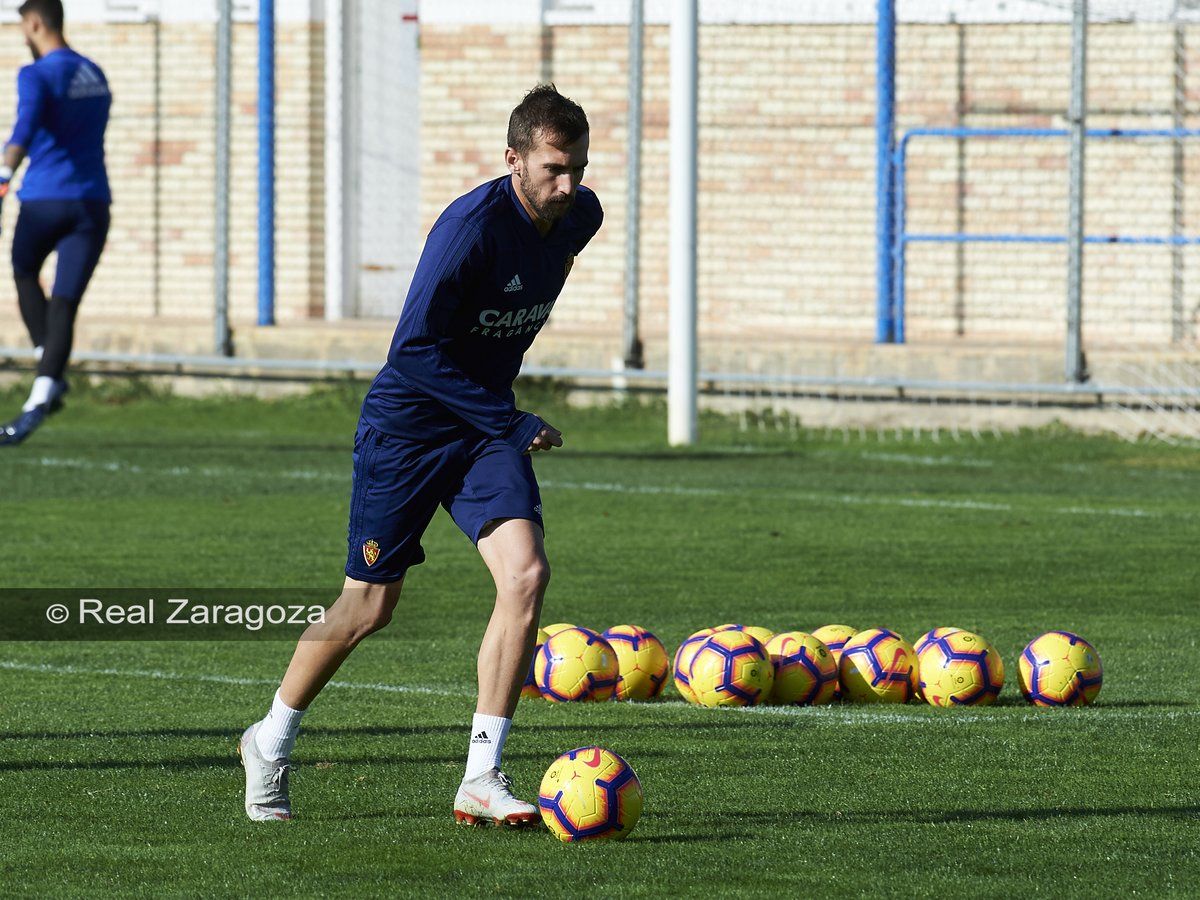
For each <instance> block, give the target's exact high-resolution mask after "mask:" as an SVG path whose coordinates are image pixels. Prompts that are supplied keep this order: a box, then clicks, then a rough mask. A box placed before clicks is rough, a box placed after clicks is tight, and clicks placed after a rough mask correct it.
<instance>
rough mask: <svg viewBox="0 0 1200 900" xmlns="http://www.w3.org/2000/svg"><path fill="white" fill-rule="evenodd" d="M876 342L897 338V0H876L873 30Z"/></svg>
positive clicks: (883, 342)
mask: <svg viewBox="0 0 1200 900" xmlns="http://www.w3.org/2000/svg"><path fill="white" fill-rule="evenodd" d="M875 47H876V50H875V91H876V96H875V141H876V169H875V197H876V201H875V202H876V205H875V236H876V241H877V247H876V253H875V259H876V269H877V271H876V273H875V274H876V287H875V341H876V343H880V344H886V343H891V342H892V341H893V340H895V338H896V319H895V310H894V305H893V294H892V290H893V284H894V282H893V270H892V251H893V249H894V245H895V240H896V231H895V227H896V181H895V174H894V172H893V170H892V151H893V148H894V144H895V140H896V0H879V22H878V25H877V26H876V32H875Z"/></svg>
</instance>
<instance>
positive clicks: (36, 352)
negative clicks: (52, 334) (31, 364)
mask: <svg viewBox="0 0 1200 900" xmlns="http://www.w3.org/2000/svg"><path fill="white" fill-rule="evenodd" d="M44 352H46V348H45V347H34V348H33V358H34V359H36V360H37V361H38V362H41V361H42V354H43V353H44Z"/></svg>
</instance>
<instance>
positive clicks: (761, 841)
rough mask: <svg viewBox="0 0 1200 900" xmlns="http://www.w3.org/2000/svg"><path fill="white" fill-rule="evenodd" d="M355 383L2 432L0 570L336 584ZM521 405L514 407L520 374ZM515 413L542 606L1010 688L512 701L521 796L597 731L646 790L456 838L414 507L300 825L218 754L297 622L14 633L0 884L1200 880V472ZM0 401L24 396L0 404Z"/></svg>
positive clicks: (187, 889)
mask: <svg viewBox="0 0 1200 900" xmlns="http://www.w3.org/2000/svg"><path fill="white" fill-rule="evenodd" d="M360 390H361V386H347V387H346V388H345V389H339V390H325V391H321V392H319V393H316V394H314V395H312V396H308V397H305V398H298V399H289V400H282V401H276V402H272V403H264V402H260V401H254V400H248V399H224V400H186V399H181V398H168V397H162V396H157V395H155V394H153V393H152V392H147V391H138V390H133V389H129V388H122V387H120V386H117V387H115V388H114V387H111V386H110V387H108V388H100V389H98V388H93V389H91V390H90V391H89V390H80V391H78V392H77V393H76V394H73V395H72V398H71V404H70V406H69V407H68V410H67V411H66V412H64V413H63V414H62V415H61V416H58V417H56V418H55V419H54V420H52V422H51V424H49V425H47V426H46V427H45V429H44V430H43V431H42V432H40V433H38V434H37V435H36V436H35V437H34V438H33V439H32V440H31V441H29V443H27V444H26V445H24V446H22V447H20V448H18V449H16V450H15V451H14V450H5V451H4V452H3V454H2V455H0V485H2V488H0V490H2V494H3V497H2V518H3V534H4V540H3V541H2V542H0V571H3V573H4V585H3V586H4V587H10V588H11V587H38V586H63V587H89V586H92V587H102V586H153V585H177V586H182V587H193V588H195V587H238V588H254V587H258V588H311V587H313V586H322V585H327V586H328V589H329V599H333V597H334V595H335V594H336V590H337V587H338V585H339V584H340V579H341V567H342V565H343V562H344V554H345V549H344V548H345V527H346V513H347V501H348V487H349V471H350V442H351V437H352V433H353V426H354V421H355V416H356V414H357V402H358V399H359V397H360V396H361V394H360ZM529 390H530V389H529V388H527V389H526V394H527V395H528V393H529ZM537 393H538V396H535V397H532V398H530V397H529V396H526V397H525V402H524V403H523V405H525V406H527V407H528V408H534V409H540V410H541V411H543V412H545V414H546V417H547V418H548V419H549V420H550V421H551V422H553V423H554V424H556V425H557V426H558V427H560V428H561V429H562V430H563V431H564V433H565V436H566V441H567V444H566V446H565V447H564V448H563V449H562V450H559V451H555V452H553V453H550V454H544V455H540V456H539V457H538V458H537V460H536V465H537V470H538V476H539V478H540V479H541V481H542V483H543V495H544V504H545V509H546V519H547V526H548V536H547V547H548V551H549V554H550V558H551V564H552V567H553V570H554V575H553V579H552V583H551V587H550V591H549V594H548V596H547V600H546V606H545V610H544V614H543V621H545V622H551V621H560V620H565V621H570V622H574V623H577V624H582V625H588V626H592V627H596V628H600V629H603V628H605V627H607V626H610V625H614V624H618V623H634V624H639V625H644V626H646V627H648V628H650V629H651V630H652V631H654V632H655V633H656V634H658V635H659V636H660V637H661V638H662V639H663V641H664V643H665V644H666V645H667V648H668V652H671V653H673V652H674V648H675V646H676V645H677V644H678V643H679V641H680V640H681V639H682V638H684V637H685V636H686V635H687V634H689V633H690V632H692V631H694V630H696V629H698V628H701V627H704V626H709V625H715V624H718V623H720V622H725V621H731V620H732V621H741V622H744V623H748V624H759V625H765V626H767V627H770V628H772V629H775V630H784V629H791V628H799V629H806V630H808V629H812V628H814V627H816V626H819V625H823V624H827V623H830V622H844V623H847V624H850V625H854V626H856V627H859V628H865V627H870V626H874V625H884V626H888V627H891V628H894V629H896V630H898V631H900V632H901V633H902V634H904V635H905V636H906V637H908V638H909V639H910V640H911V639H913V638H915V637H916V636H917V635H918V634H920V633H921V632H923V631H925V630H926V629H928V628H931V627H933V626H937V625H958V626H961V627H964V628H969V629H972V630H976V631H979V632H980V633H982V634H983V635H985V636H986V637H988V638H989V639H990V640H992V641H993V642H994V643H995V644H996V646H997V647H998V649H999V650H1000V651H1001V652H1002V653H1003V655H1004V661H1005V664H1006V669H1007V674H1008V683H1007V685H1006V686H1005V689H1004V692H1003V694H1002V695H1001V699H1000V702H999V704H998V705H997V706H995V707H992V708H988V709H978V710H974V709H967V710H935V709H933V708H930V707H927V706H921V705H915V704H914V705H908V706H903V707H900V706H891V707H879V706H860V707H856V706H848V705H847V706H833V707H826V708H820V709H783V710H777V709H757V710H705V709H698V708H692V707H688V706H686V705H684V704H683V703H682V702H680V701H679V700H678V697H677V696H676V695H675V694H674V692H673V690H668V694H667V698H666V701H665V702H659V703H654V704H638V705H622V704H616V703H612V704H603V705H592V704H588V705H575V706H568V705H564V706H554V705H551V704H548V703H545V702H543V701H533V702H531V701H522V704H521V707H520V709H519V710H518V713H517V719H516V726H515V728H514V731H513V734H512V737H511V738H510V740H509V744H508V753H507V754H506V765H507V768H508V770H509V772H510V774H512V775H513V777H514V779H515V780H516V782H517V786H518V788H519V789H520V790H522V791H523V792H524V793H525V794H526V795H532V794H533V793H534V792H535V791H536V788H537V784H538V782H539V780H540V778H541V775H542V773H543V772H544V770H545V769H546V767H547V766H548V765H549V763H550V762H551V760H552V759H553V758H554V757H555V756H556V755H557V754H559V753H561V752H563V751H565V750H568V749H571V748H572V747H576V746H580V745H586V744H600V745H602V746H606V747H609V748H611V749H613V750H615V751H617V752H618V753H620V754H622V755H623V756H624V757H625V758H626V759H628V760H629V761H630V762H631V763H632V764H633V766H634V768H635V769H636V770H637V772H638V775H639V776H640V777H641V780H642V783H643V786H644V788H645V794H646V805H645V812H644V814H643V817H642V820H641V822H640V824H639V825H638V827H637V829H636V831H635V832H634V833H633V835H632V836H631V837H630V839H629V840H628V841H627V842H624V843H613V844H606V843H596V844H590V845H581V846H563V845H560V844H559V843H558V842H557V841H555V840H554V839H553V838H552V837H551V836H550V835H549V834H548V833H546V832H545V831H537V832H531V833H506V832H502V831H499V830H495V829H487V830H481V829H464V828H456V827H455V826H454V824H453V821H452V818H451V815H450V807H451V803H452V800H453V795H454V791H455V788H456V786H457V784H458V780H459V778H460V775H461V766H462V763H463V759H464V756H465V752H466V746H467V737H468V736H467V726H468V724H469V715H470V712H471V710H472V703H473V700H472V695H473V689H474V656H475V650H476V647H477V645H478V641H479V638H480V636H481V634H482V631H483V628H484V624H485V621H486V618H487V616H488V614H489V611H490V605H491V596H492V591H491V586H490V582H489V579H488V576H487V573H486V571H485V569H484V567H483V565H482V563H481V562H480V561H479V559H478V557H477V556H476V554H475V553H474V551H473V550H472V548H471V547H470V545H469V543H468V542H467V541H466V539H465V538H463V537H462V535H461V534H460V533H459V532H458V531H457V530H456V529H455V528H454V526H453V524H452V523H451V522H450V521H449V519H448V517H446V516H445V515H444V514H441V513H439V516H438V518H437V519H435V522H434V524H433V526H432V527H431V529H430V531H429V533H428V535H427V537H426V540H425V547H426V550H427V553H428V555H429V561H428V562H427V563H426V564H425V565H423V566H421V567H419V568H417V569H415V570H414V571H413V572H412V574H411V575H410V578H409V583H408V585H407V587H406V593H405V595H404V596H403V597H402V599H401V603H400V607H399V609H398V611H397V615H396V618H395V620H394V622H393V624H392V625H391V627H390V629H389V631H390V633H389V634H388V635H387V636H386V638H385V637H384V636H380V637H379V638H378V639H372V640H369V641H368V642H367V643H366V644H364V645H363V646H362V647H361V648H360V649H359V650H358V651H357V652H356V653H355V655H354V656H353V657H352V658H351V660H350V661H349V662H348V663H347V665H346V666H345V667H344V668H343V669H342V671H341V672H340V673H339V675H338V679H339V686H336V687H330V688H329V689H328V691H327V692H326V693H325V694H323V695H322V697H321V698H320V699H319V700H318V702H317V703H316V704H315V706H314V707H313V709H312V710H311V712H310V713H309V715H308V717H307V719H306V722H305V728H304V730H303V732H302V735H301V740H300V743H299V744H298V747H297V750H296V753H295V757H294V758H295V762H296V763H297V765H298V771H297V772H296V774H295V776H294V778H293V783H292V784H293V787H292V792H293V800H294V804H295V809H296V813H297V818H296V820H294V821H293V822H291V823H288V824H284V825H280V826H262V825H255V824H253V823H251V822H249V821H247V820H246V819H245V818H244V815H243V812H242V809H241V804H242V799H241V791H242V774H241V770H240V768H239V767H238V764H237V760H236V755H235V752H234V742H235V738H236V736H237V734H238V733H239V732H240V731H241V729H242V728H243V727H244V726H245V725H246V724H248V723H249V722H251V721H252V720H254V719H255V718H257V717H259V716H261V714H262V713H263V711H264V709H265V707H266V704H267V703H268V702H269V700H270V698H271V695H272V692H273V690H274V687H275V685H276V684H277V682H278V680H279V678H280V676H281V674H282V672H283V669H284V667H285V665H286V662H287V660H288V658H289V655H290V651H291V644H290V643H286V642H282V641H224V642H219V643H203V642H137V641H126V642H92V643H71V642H65V641H63V642H49V641H46V642H0V685H2V690H0V892H3V893H4V894H6V895H9V896H55V897H72V896H75V897H83V896H87V897H95V896H106V895H121V896H164V895H166V896H184V895H188V896H192V895H222V896H227V895H256V896H288V895H301V896H347V897H349V896H354V897H358V896H397V895H400V896H408V895H424V896H443V895H485V894H498V895H505V896H531V895H548V896H575V897H578V896H598V897H603V896H666V895H692V896H694V895H702V894H703V895H709V896H720V895H739V896H744V895H760V896H782V895H784V894H785V892H786V893H789V894H793V895H818V896H819V895H826V894H829V895H858V894H870V895H877V896H897V897H909V896H938V895H940V896H959V895H965V894H976V895H982V896H1015V895H1035V894H1036V895H1045V896H1076V897H1095V896H1124V895H1128V894H1133V893H1138V894H1149V895H1158V894H1165V893H1171V892H1177V893H1180V894H1193V895H1194V894H1195V893H1197V892H1198V891H1200V877H1198V876H1200V855H1198V854H1200V851H1198V849H1197V848H1200V794H1198V792H1197V765H1196V759H1197V750H1198V748H1200V707H1198V705H1197V679H1198V676H1200V559H1198V557H1197V547H1200V458H1198V457H1197V454H1196V452H1195V450H1194V449H1179V448H1170V447H1164V446H1161V445H1130V444H1125V443H1120V442H1117V441H1113V440H1109V439H1105V438H1085V437H1080V436H1077V435H1073V434H1070V433H1068V432H1065V431H1062V430H1054V429H1051V430H1044V431H1038V432H1032V433H1025V434H1021V435H1013V436H1006V437H1001V438H994V437H988V438H987V439H985V440H967V441H963V442H961V443H960V442H954V441H950V440H948V439H946V438H945V436H943V437H942V439H941V441H936V442H935V441H933V440H931V439H928V438H926V439H924V440H912V439H909V440H906V441H896V440H877V439H874V438H867V439H858V438H855V439H852V440H849V441H843V440H842V438H841V437H840V436H836V435H835V436H833V437H827V436H825V435H823V434H821V433H812V434H802V435H801V436H800V437H799V439H792V438H790V437H788V436H786V435H781V434H778V433H776V432H775V431H773V430H770V429H768V430H766V431H762V432H760V431H759V430H758V429H752V430H751V431H749V432H745V433H743V432H741V431H739V430H738V429H737V428H735V427H734V426H733V424H732V423H730V422H726V421H723V420H719V419H716V418H709V419H707V420H706V421H705V422H704V435H705V436H704V441H703V442H702V445H701V446H700V447H699V448H697V449H695V450H693V451H689V452H675V451H671V450H668V449H667V448H666V446H665V445H664V441H663V432H664V420H663V416H662V410H661V409H658V408H654V407H652V406H638V405H635V404H630V405H623V406H614V407H611V408H604V409H594V410H577V409H567V408H566V407H565V406H563V405H562V404H561V403H560V401H559V399H558V397H557V395H555V394H554V392H552V391H546V390H544V389H541V388H538V391H537ZM2 399H4V400H5V402H6V404H7V405H6V408H7V406H12V405H14V404H15V403H16V402H17V399H18V398H17V395H16V394H12V393H10V394H8V395H5V396H4V397H3V398H2ZM1053 628H1065V629H1069V630H1072V631H1077V632H1078V633H1080V634H1082V635H1083V636H1085V637H1086V638H1088V639H1089V640H1090V641H1091V642H1092V643H1093V644H1095V646H1096V647H1097V649H1098V650H1099V652H1100V654H1101V656H1102V658H1103V660H1104V663H1105V684H1104V688H1103V690H1102V692H1101V694H1100V697H1099V700H1098V702H1097V703H1096V705H1094V706H1092V707H1089V708H1086V709H1078V710H1040V709H1033V708H1030V707H1028V706H1026V705H1025V704H1024V703H1023V702H1022V701H1021V700H1020V694H1019V691H1018V689H1017V684H1016V659H1017V655H1018V653H1019V651H1020V649H1021V648H1022V647H1023V646H1024V644H1025V643H1026V642H1027V641H1028V640H1029V639H1030V638H1032V637H1034V636H1035V635H1037V634H1040V633H1041V632H1043V631H1046V630H1050V629H1053Z"/></svg>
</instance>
